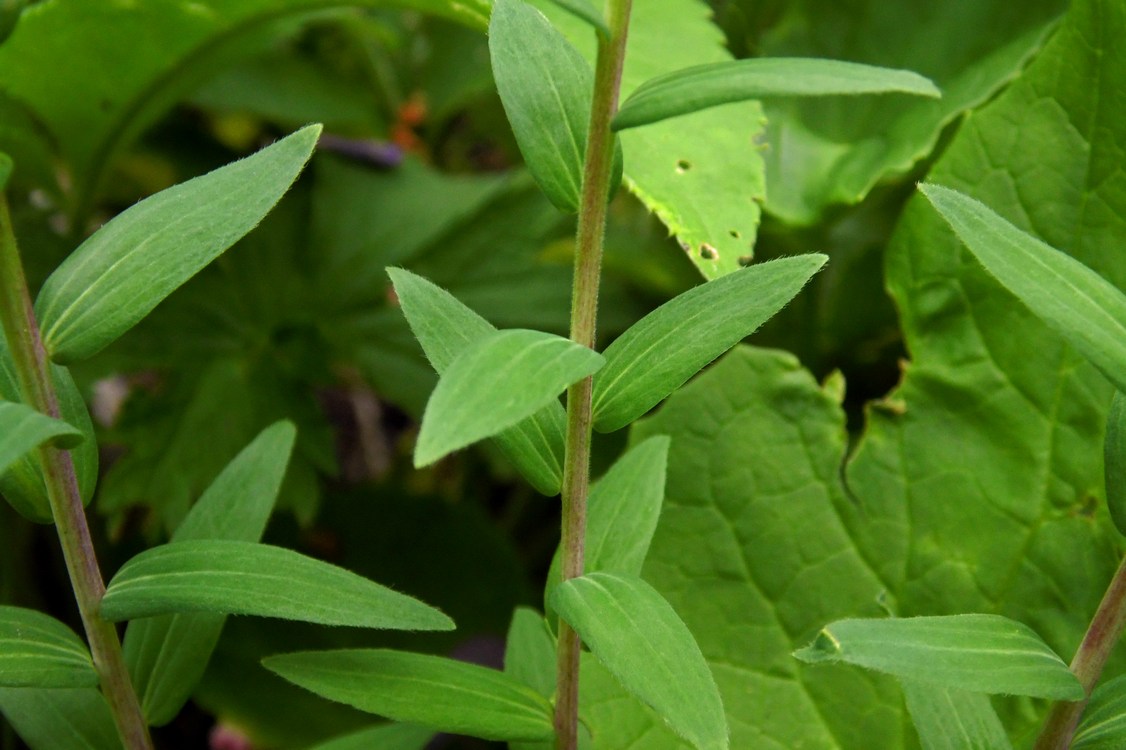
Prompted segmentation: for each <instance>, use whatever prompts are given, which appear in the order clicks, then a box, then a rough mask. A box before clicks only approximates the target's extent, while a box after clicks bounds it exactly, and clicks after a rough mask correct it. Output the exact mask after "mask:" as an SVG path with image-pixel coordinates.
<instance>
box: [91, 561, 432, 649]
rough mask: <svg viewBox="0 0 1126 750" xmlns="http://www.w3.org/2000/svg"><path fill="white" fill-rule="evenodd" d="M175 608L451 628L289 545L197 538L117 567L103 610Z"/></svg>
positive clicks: (115, 614) (130, 612)
mask: <svg viewBox="0 0 1126 750" xmlns="http://www.w3.org/2000/svg"><path fill="white" fill-rule="evenodd" d="M179 612H216V613H223V614H235V615H257V616H259V617H278V618H282V619H286V620H300V621H302V622H315V623H320V624H322V625H349V626H353V627H363V628H392V629H396V630H452V629H453V622H452V621H451V620H450V618H448V617H446V616H445V615H444V614H442V613H441V612H439V611H438V610H436V609H433V608H432V607H429V606H427V605H425V604H423V603H422V602H420V601H418V600H417V599H412V598H411V597H409V596H406V595H404V594H400V593H398V592H396V591H392V590H391V589H388V588H386V587H384V586H380V585H379V584H377V583H374V582H373V581H369V580H367V579H366V578H362V577H360V576H358V575H356V574H355V573H352V572H350V571H347V570H344V569H343V568H338V567H336V566H335V565H330V564H328V563H326V562H321V561H320V560H314V559H312V558H310V557H305V556H304V555H301V554H299V553H297V552H294V551H293V550H288V549H284V548H281V547H272V546H269V545H265V544H254V543H251V542H234V541H226V540H223V541H218V540H206V541H205V540H195V541H187V542H175V543H172V544H165V545H162V546H160V547H155V548H153V549H150V550H146V551H145V552H142V553H141V554H139V555H137V556H136V557H134V558H132V559H131V560H129V561H128V562H127V563H125V565H123V566H121V570H120V571H118V573H117V575H116V576H114V577H113V580H112V581H110V584H109V587H108V588H107V589H106V594H105V596H104V597H103V598H102V607H101V614H102V616H103V617H105V618H106V619H108V620H111V621H113V622H119V621H121V620H131V619H134V618H137V617H150V616H152V615H164V614H174V613H179Z"/></svg>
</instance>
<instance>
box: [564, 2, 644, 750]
mask: <svg viewBox="0 0 1126 750" xmlns="http://www.w3.org/2000/svg"><path fill="white" fill-rule="evenodd" d="M608 5H609V17H608V19H607V20H608V25H609V27H610V36H609V37H604V36H602V35H601V34H600V35H599V36H598V61H597V63H596V64H595V70H594V97H593V99H592V102H591V109H590V126H589V128H588V131H587V145H586V158H585V162H584V165H583V190H582V197H581V201H580V204H579V226H578V232H577V235H576V239H575V276H574V286H573V288H572V297H571V339H572V340H574V341H576V342H577V343H580V344H582V345H583V346H587V347H590V348H592V349H593V348H594V334H595V324H596V321H597V316H598V283H599V280H600V278H601V274H602V238H603V235H604V234H605V231H606V204H607V202H608V201H609V197H610V196H609V192H610V170H611V168H612V164H613V158H614V134H613V133H612V132H611V130H610V120H612V119H613V117H614V114H615V113H616V112H617V111H618V90H619V87H620V84H621V79H622V63H623V62H624V60H625V53H626V33H627V31H628V28H629V14H630V8H631V5H632V0H610V1H609V3H608ZM591 383H592V381H591V379H590V378H585V379H583V380H581V381H579V382H578V383H575V384H574V385H573V386H571V387H570V388H569V389H568V390H567V453H566V458H565V460H564V464H563V531H562V541H561V546H562V548H563V580H567V579H568V578H575V577H577V576H581V575H582V574H583V555H584V546H585V542H586V499H587V491H588V488H589V485H590V433H591ZM557 660H558V661H557V685H556V703H555V736H556V745H555V746H556V748H557V749H558V750H576V749H577V747H578V718H579V637H578V634H577V633H575V631H574V630H573V629H572V628H571V626H570V625H568V624H567V623H566V622H564V621H563V620H562V619H560V621H559V645H558V652H557Z"/></svg>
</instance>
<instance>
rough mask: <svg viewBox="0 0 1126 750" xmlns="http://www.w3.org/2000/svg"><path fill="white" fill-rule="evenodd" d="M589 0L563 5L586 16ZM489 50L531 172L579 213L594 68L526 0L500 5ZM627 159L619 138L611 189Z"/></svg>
mask: <svg viewBox="0 0 1126 750" xmlns="http://www.w3.org/2000/svg"><path fill="white" fill-rule="evenodd" d="M584 2H585V0H567V2H565V3H561V4H563V5H565V7H567V9H568V10H570V11H571V12H574V13H577V14H578V15H580V17H583V18H586V16H584V15H582V14H581V13H578V11H579V10H581V7H582V5H583V4H584ZM591 10H593V8H591ZM587 20H590V19H587ZM603 25H604V22H603ZM489 54H490V57H491V59H492V64H493V77H494V78H495V79H496V85H497V92H498V93H499V94H500V100H501V103H502V104H503V105H504V111H505V114H506V115H507V116H508V122H509V124H510V125H511V126H512V133H513V135H515V136H516V143H517V145H519V146H520V153H521V154H523V155H524V161H525V162H526V163H527V165H528V170H529V171H530V172H531V173H532V177H534V178H535V180H536V182H537V183H538V184H539V186H540V188H541V189H542V190H543V192H544V194H545V195H546V196H547V197H548V199H549V200H550V201H551V202H552V203H553V204H555V206H556V207H557V208H558V209H559V210H561V211H566V212H568V213H575V212H577V211H578V209H579V194H580V193H581V191H582V182H583V160H584V158H585V156H586V139H587V128H588V126H589V121H590V98H591V92H592V91H593V90H594V74H593V72H592V71H591V69H590V66H589V65H588V64H587V62H586V60H584V59H583V56H582V55H580V54H579V52H578V50H576V49H575V48H574V47H572V46H571V44H570V42H568V41H567V40H566V38H564V36H563V35H562V34H560V33H559V32H558V31H556V30H555V27H554V26H552V25H551V22H550V21H548V20H547V19H546V18H545V17H544V15H543V14H542V13H540V12H539V11H538V10H536V9H535V8H533V7H532V6H530V5H528V4H527V3H525V2H523V0H497V2H495V3H493V15H492V18H491V19H490V21H489ZM621 158H622V157H621V148H620V146H619V145H617V144H615V147H614V161H615V164H614V169H613V171H614V176H613V177H612V178H611V179H612V180H613V184H612V186H611V194H612V193H613V191H614V189H616V187H617V183H618V182H620V181H621V170H622V167H621V164H622V162H621Z"/></svg>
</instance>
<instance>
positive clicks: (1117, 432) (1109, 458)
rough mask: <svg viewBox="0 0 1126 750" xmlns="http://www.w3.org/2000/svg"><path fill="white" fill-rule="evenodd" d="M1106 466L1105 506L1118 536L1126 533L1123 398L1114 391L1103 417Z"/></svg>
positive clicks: (1125, 413) (1125, 417)
mask: <svg viewBox="0 0 1126 750" xmlns="http://www.w3.org/2000/svg"><path fill="white" fill-rule="evenodd" d="M1103 465H1104V466H1105V467H1106V507H1107V510H1109V511H1110V518H1111V520H1113V521H1114V525H1115V526H1116V527H1117V528H1118V531H1119V532H1120V533H1124V534H1126V397H1124V396H1123V395H1122V391H1119V390H1115V392H1114V398H1113V399H1112V400H1111V402H1110V411H1109V412H1108V413H1107V416H1106V439H1105V440H1104V441H1103Z"/></svg>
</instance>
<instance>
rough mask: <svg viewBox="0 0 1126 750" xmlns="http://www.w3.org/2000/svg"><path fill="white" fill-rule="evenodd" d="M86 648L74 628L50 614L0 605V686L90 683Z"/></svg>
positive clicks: (94, 680) (94, 682)
mask: <svg viewBox="0 0 1126 750" xmlns="http://www.w3.org/2000/svg"><path fill="white" fill-rule="evenodd" d="M97 684H98V675H97V673H96V672H95V671H94V665H93V662H91V661H90V652H89V651H87V650H86V644H84V643H83V642H82V641H81V640H80V639H79V638H78V636H77V635H75V634H74V631H73V630H71V629H70V628H68V627H67V626H66V625H64V624H62V623H61V622H59V621H58V620H56V619H55V618H53V617H49V616H47V615H45V614H43V613H42V612H36V611H35V610H33V609H24V608H23V607H9V606H0V687H11V688H23V687H39V688H77V687H94V686H96V685H97Z"/></svg>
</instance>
